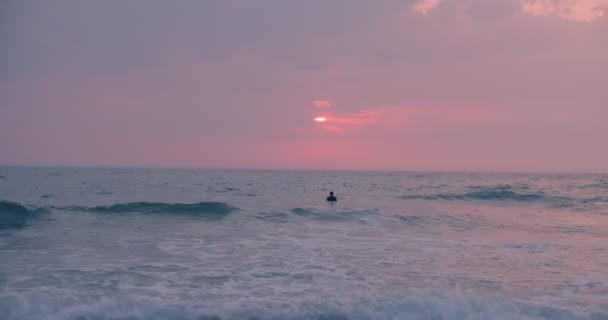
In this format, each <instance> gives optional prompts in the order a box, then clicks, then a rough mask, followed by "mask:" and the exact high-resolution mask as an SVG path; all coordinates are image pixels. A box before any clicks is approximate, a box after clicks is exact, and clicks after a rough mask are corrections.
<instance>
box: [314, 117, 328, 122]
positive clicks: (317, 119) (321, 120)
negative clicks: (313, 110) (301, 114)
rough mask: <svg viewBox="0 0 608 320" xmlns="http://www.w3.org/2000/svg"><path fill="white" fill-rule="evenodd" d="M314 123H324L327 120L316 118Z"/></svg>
mask: <svg viewBox="0 0 608 320" xmlns="http://www.w3.org/2000/svg"><path fill="white" fill-rule="evenodd" d="M315 121H316V122H325V121H327V119H325V117H316V118H315Z"/></svg>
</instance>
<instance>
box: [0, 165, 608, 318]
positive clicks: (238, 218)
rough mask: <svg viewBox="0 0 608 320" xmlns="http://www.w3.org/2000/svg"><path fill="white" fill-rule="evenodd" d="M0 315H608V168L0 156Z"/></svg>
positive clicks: (535, 316)
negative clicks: (247, 165)
mask: <svg viewBox="0 0 608 320" xmlns="http://www.w3.org/2000/svg"><path fill="white" fill-rule="evenodd" d="M330 191H334V192H335V194H336V196H337V197H338V202H337V203H328V202H326V201H325V198H326V197H327V195H328V193H329V192H330ZM0 319H2V320H22V319H28V320H37V319H52V320H55V319H70V320H72V319H73V320H89V319H91V320H93V319H94V320H105V319H115V320H119V319H120V320H127V319H129V320H139V319H183V320H186V319H196V320H202V319H206V320H211V319H213V320H220V319H323V320H330V319H337V320H346V319H470V320H473V319H487V320H491V319H608V175H601V174H540V173H538V174H537V173H450V172H355V171H352V172H350V171H266V170H211V169H205V170H203V169H132V168H118V169H116V168H30V167H0Z"/></svg>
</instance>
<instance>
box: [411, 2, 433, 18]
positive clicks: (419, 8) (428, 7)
mask: <svg viewBox="0 0 608 320" xmlns="http://www.w3.org/2000/svg"><path fill="white" fill-rule="evenodd" d="M438 5H439V0H419V1H417V2H416V3H415V4H414V5H413V6H412V10H413V11H415V12H418V13H421V14H423V15H425V16H426V15H428V14H429V13H430V12H431V11H433V9H435V8H436V7H437V6H438Z"/></svg>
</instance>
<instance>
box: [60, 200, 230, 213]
mask: <svg viewBox="0 0 608 320" xmlns="http://www.w3.org/2000/svg"><path fill="white" fill-rule="evenodd" d="M63 209H67V210H73V211H90V212H98V213H131V212H132V213H167V214H218V215H225V214H229V213H232V212H234V211H236V210H238V208H236V207H232V206H230V205H228V204H227V203H224V202H198V203H163V202H130V203H119V204H114V205H109V206H95V207H78V206H72V207H66V208H63Z"/></svg>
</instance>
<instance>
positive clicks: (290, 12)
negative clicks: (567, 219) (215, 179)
mask: <svg viewBox="0 0 608 320" xmlns="http://www.w3.org/2000/svg"><path fill="white" fill-rule="evenodd" d="M110 2H111V3H109V2H107V1H80V0H55V1H44V0H37V1H35V0H20V1H3V2H2V3H1V4H0V45H1V46H2V51H1V53H0V150H1V152H0V164H6V165H9V164H21V165H31V164H34V165H38V164H40V165H103V166H165V167H245V168H277V169H285V168H312V169H390V170H393V169H401V170H467V171H470V170H479V171H488V170H491V171H561V172H608V142H607V139H608V103H607V102H608V89H607V86H608V0H578V1H576V0H521V1H520V0H420V1H408V0H375V1H367V0H365V1H364V0H361V1H359V0H336V1H330V2H328V1H322V0H307V1H284V0H260V1H246V0H226V1H195V0H184V1H177V2H171V1H162V0H131V1H110ZM317 117H324V118H325V119H326V121H323V122H320V121H315V120H314V119H315V118H317Z"/></svg>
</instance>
